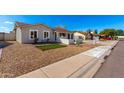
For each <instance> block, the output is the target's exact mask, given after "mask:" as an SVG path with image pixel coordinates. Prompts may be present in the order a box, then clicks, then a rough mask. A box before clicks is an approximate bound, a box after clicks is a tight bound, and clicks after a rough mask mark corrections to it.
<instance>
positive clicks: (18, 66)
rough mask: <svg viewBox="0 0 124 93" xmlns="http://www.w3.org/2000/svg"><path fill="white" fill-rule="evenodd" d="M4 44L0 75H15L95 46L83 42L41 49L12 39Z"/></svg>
mask: <svg viewBox="0 0 124 93" xmlns="http://www.w3.org/2000/svg"><path fill="white" fill-rule="evenodd" d="M2 44H4V43H2ZM5 45H6V46H5V47H4V48H3V53H2V58H1V62H0V77H17V76H20V75H23V74H25V73H28V72H30V71H33V70H36V69H38V68H41V67H44V66H47V65H49V64H52V63H55V62H57V61H59V60H62V59H65V58H68V57H70V56H73V55H76V54H78V53H81V52H83V51H86V50H88V49H91V48H94V47H96V45H92V44H83V45H81V46H79V47H77V46H76V45H68V46H67V47H63V48H58V49H51V50H47V51H42V50H40V49H38V48H36V47H35V45H32V44H19V43H17V42H14V41H13V42H12V41H11V42H5Z"/></svg>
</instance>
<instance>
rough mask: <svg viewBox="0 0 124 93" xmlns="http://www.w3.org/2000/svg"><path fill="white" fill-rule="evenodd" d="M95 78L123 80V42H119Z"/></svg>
mask: <svg viewBox="0 0 124 93" xmlns="http://www.w3.org/2000/svg"><path fill="white" fill-rule="evenodd" d="M94 77H95V78H124V41H119V43H118V44H117V46H116V47H115V48H114V50H113V51H112V53H111V55H110V56H109V57H108V58H107V59H106V61H105V62H104V64H103V65H102V67H101V68H100V69H99V71H98V72H97V73H96V75H95V76H94Z"/></svg>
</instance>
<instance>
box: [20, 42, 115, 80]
mask: <svg viewBox="0 0 124 93" xmlns="http://www.w3.org/2000/svg"><path fill="white" fill-rule="evenodd" d="M106 43H107V42H106ZM116 43H117V41H111V43H110V42H108V43H107V45H104V46H99V47H96V48H93V49H90V50H88V51H85V52H82V53H80V54H77V55H75V56H72V57H69V58H66V59H64V60H61V61H58V62H56V63H54V64H51V65H48V66H46V67H43V68H40V69H38V70H35V71H32V72H30V73H27V74H24V75H22V76H19V78H41V77H42V78H84V77H85V78H88V77H93V76H94V74H95V73H96V71H97V70H98V69H99V67H100V66H101V63H102V62H104V57H105V56H106V55H109V53H110V52H111V48H113V46H115V44H116Z"/></svg>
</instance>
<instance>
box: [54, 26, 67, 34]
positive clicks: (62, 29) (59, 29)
mask: <svg viewBox="0 0 124 93" xmlns="http://www.w3.org/2000/svg"><path fill="white" fill-rule="evenodd" d="M54 30H55V31H56V32H65V33H68V32H69V31H68V30H66V29H65V28H62V27H56V28H55V29H54Z"/></svg>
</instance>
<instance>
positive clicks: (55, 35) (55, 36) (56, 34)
mask: <svg viewBox="0 0 124 93" xmlns="http://www.w3.org/2000/svg"><path fill="white" fill-rule="evenodd" d="M56 37H57V34H56V32H55V41H56Z"/></svg>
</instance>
